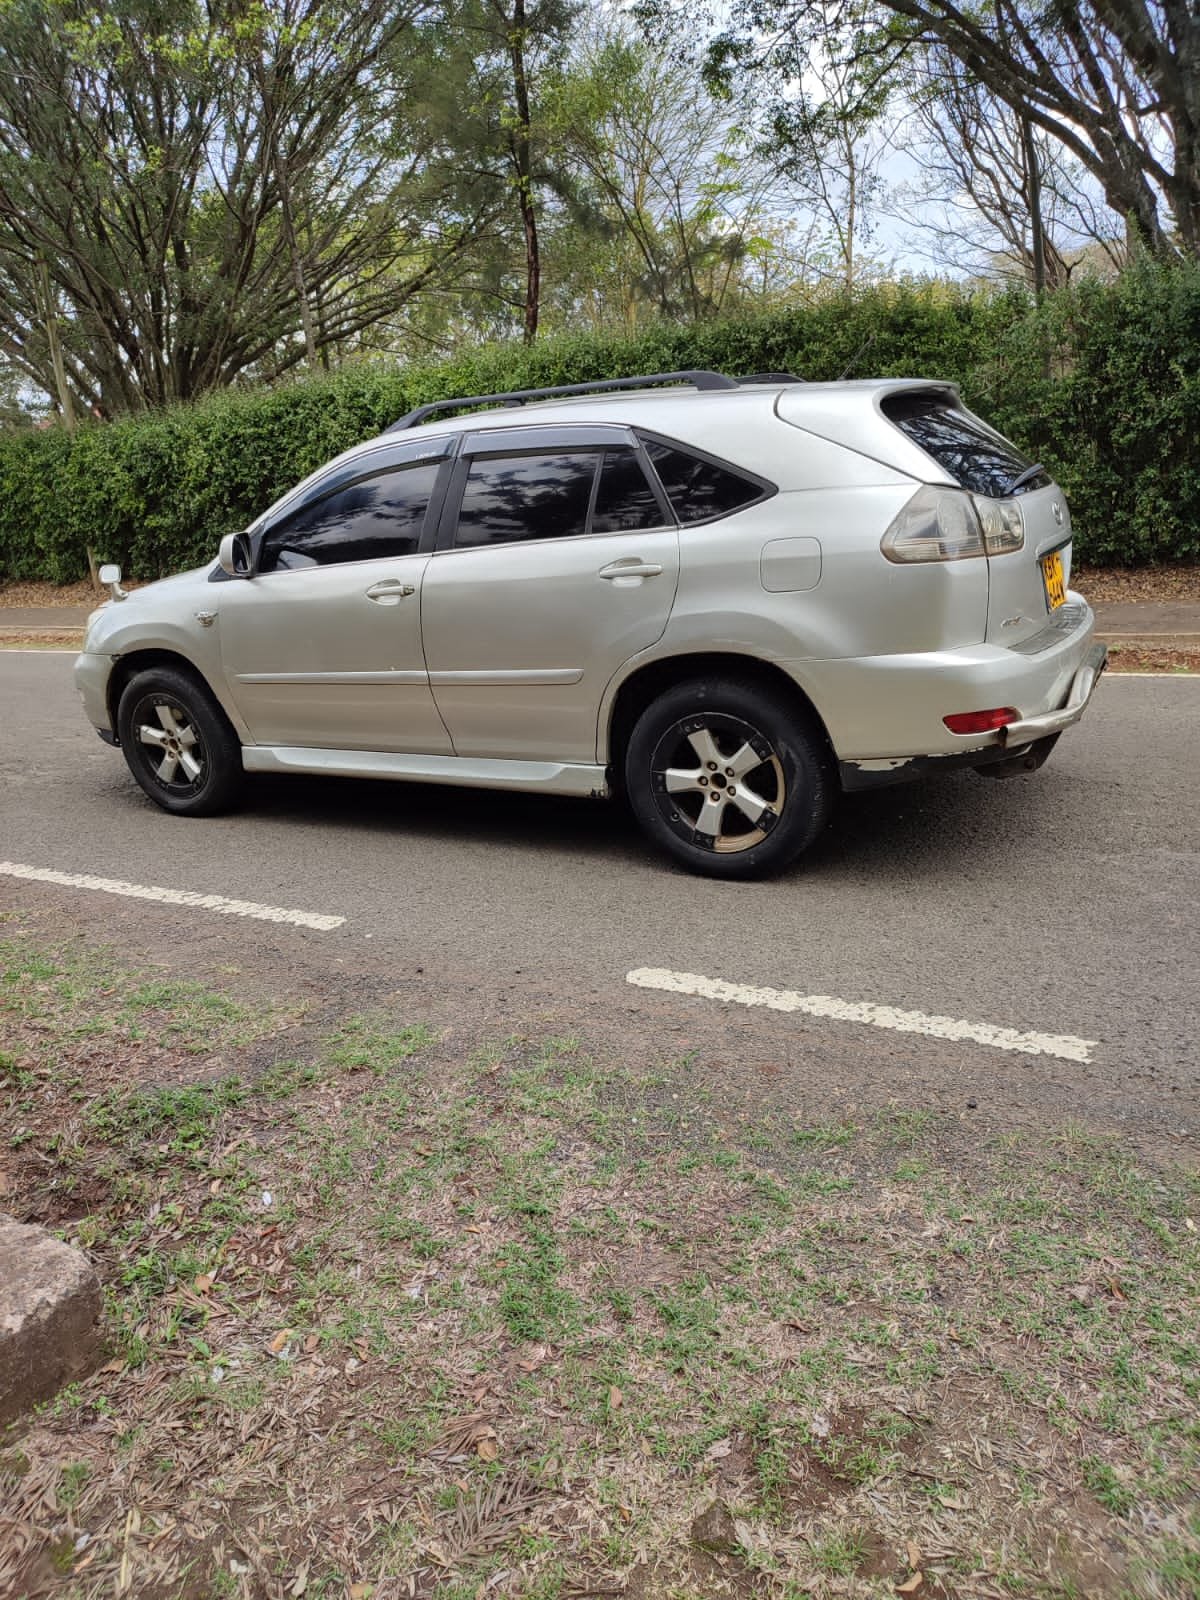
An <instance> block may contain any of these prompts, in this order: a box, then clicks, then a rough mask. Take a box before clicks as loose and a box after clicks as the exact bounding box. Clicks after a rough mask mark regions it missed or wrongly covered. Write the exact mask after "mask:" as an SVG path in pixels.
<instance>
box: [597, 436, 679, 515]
mask: <svg viewBox="0 0 1200 1600" xmlns="http://www.w3.org/2000/svg"><path fill="white" fill-rule="evenodd" d="M663 522H664V518H663V514H662V511H661V509H660V508H659V504H658V497H657V496H656V495H655V493H654V490H653V489H652V488H651V487H650V484H649V482H648V481H647V479H646V474H645V472H643V470H642V464H641V462H640V461H639V460H638V458H637V456H636V455H635V453H634V452H633V451H632V450H606V451H605V452H604V460H603V462H602V463H601V466H600V481H599V483H598V484H597V485H596V503H595V505H594V506H593V507H592V522H591V531H592V532H593V533H636V532H639V531H640V530H641V529H642V528H661V527H662V526H663Z"/></svg>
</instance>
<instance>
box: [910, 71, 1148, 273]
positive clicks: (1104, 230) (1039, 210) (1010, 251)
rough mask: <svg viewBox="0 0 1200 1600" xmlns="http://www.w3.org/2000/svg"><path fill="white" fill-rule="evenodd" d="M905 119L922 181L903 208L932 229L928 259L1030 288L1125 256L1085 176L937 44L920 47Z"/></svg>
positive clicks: (1119, 232)
mask: <svg viewBox="0 0 1200 1600" xmlns="http://www.w3.org/2000/svg"><path fill="white" fill-rule="evenodd" d="M910 94H911V96H912V100H913V110H912V112H911V115H910V117H909V119H908V121H909V126H908V129H907V130H906V131H907V135H908V138H909V139H910V141H913V142H915V146H916V149H917V152H918V158H919V162H920V166H921V173H922V178H921V182H920V183H919V184H918V185H917V186H915V187H913V188H912V189H910V190H909V191H908V193H907V195H906V196H902V197H901V198H902V199H907V201H908V202H909V203H908V205H907V206H906V207H904V214H905V215H906V216H907V217H908V218H909V220H910V221H911V222H912V223H913V225H914V227H915V228H916V229H917V230H918V231H919V232H921V233H923V234H925V235H927V236H931V237H932V240H933V245H934V253H935V257H936V259H937V260H938V261H939V262H941V263H947V264H949V265H951V266H953V267H955V268H958V269H960V270H968V271H979V270H980V269H981V268H983V269H984V270H989V271H991V270H997V269H998V270H999V271H1000V272H1001V273H1002V274H1004V275H1005V276H1010V277H1011V276H1016V277H1019V278H1020V279H1022V280H1023V281H1024V282H1025V283H1027V284H1028V285H1029V287H1030V288H1032V289H1033V290H1034V292H1035V294H1041V293H1042V291H1043V290H1045V289H1047V288H1049V289H1056V288H1059V287H1061V286H1062V285H1063V284H1064V283H1066V282H1067V281H1068V279H1069V278H1070V276H1071V274H1072V272H1073V271H1074V270H1075V268H1076V266H1077V265H1078V264H1080V263H1081V262H1083V263H1087V264H1088V265H1089V267H1091V266H1093V265H1094V264H1095V263H1096V262H1106V263H1107V264H1108V266H1109V269H1110V270H1113V271H1115V270H1117V269H1118V268H1119V267H1120V266H1121V265H1122V264H1123V263H1124V259H1125V254H1126V252H1125V247H1124V240H1123V229H1122V226H1121V222H1120V219H1119V218H1117V217H1115V216H1114V215H1113V213H1112V212H1111V211H1109V210H1108V208H1107V207H1106V206H1105V204H1104V201H1103V198H1102V196H1100V195H1099V194H1098V192H1097V191H1096V186H1095V183H1094V181H1093V180H1092V179H1091V178H1090V177H1089V175H1088V174H1087V173H1086V172H1084V171H1083V169H1082V168H1081V167H1080V165H1079V163H1078V162H1077V161H1074V160H1072V159H1071V158H1070V157H1069V156H1068V155H1067V154H1066V152H1065V151H1063V149H1062V148H1061V147H1060V146H1058V145H1057V144H1056V143H1055V141H1054V140H1053V139H1052V138H1051V137H1050V136H1049V135H1048V134H1047V133H1045V132H1043V131H1042V130H1041V129H1039V128H1037V127H1035V126H1034V125H1033V123H1032V122H1031V121H1030V119H1029V118H1028V117H1027V116H1025V115H1023V114H1018V113H1017V112H1014V111H1013V109H1012V108H1011V107H1010V106H1007V105H1005V104H1004V102H1003V101H999V100H997V99H996V97H995V96H994V95H993V94H991V93H990V92H989V91H988V90H987V89H985V88H984V87H983V85H982V84H980V83H979V81H978V80H977V79H975V78H973V77H972V76H971V75H970V73H968V72H967V70H966V68H965V67H963V65H962V63H961V62H959V61H957V60H956V59H955V58H954V57H953V56H950V55H948V54H947V53H946V52H945V51H940V50H935V51H930V52H927V54H926V55H925V57H924V58H923V60H922V62H921V71H920V75H919V77H918V78H917V79H916V80H915V81H914V82H913V84H912V87H911V89H910Z"/></svg>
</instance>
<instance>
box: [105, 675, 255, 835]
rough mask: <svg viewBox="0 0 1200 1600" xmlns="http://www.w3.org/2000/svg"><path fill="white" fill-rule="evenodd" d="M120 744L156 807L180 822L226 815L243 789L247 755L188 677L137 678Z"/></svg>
mask: <svg viewBox="0 0 1200 1600" xmlns="http://www.w3.org/2000/svg"><path fill="white" fill-rule="evenodd" d="M117 737H118V739H119V740H120V743H121V749H122V751H123V752H124V755H125V760H126V762H127V763H128V765H129V770H130V772H132V773H133V776H134V777H135V778H136V779H137V781H138V783H140V784H141V786H142V788H143V789H144V790H145V791H146V793H147V794H148V795H149V796H150V798H151V800H153V801H154V802H155V804H156V805H160V806H161V807H162V808H163V810H164V811H170V812H173V813H174V814H175V815H176V816H181V817H208V816H212V815H213V814H214V813H216V812H218V811H225V810H228V808H229V807H230V806H231V805H232V804H233V803H234V801H235V800H236V799H237V796H238V792H239V791H240V789H241V787H242V782H243V779H244V772H243V769H242V747H241V745H240V744H239V742H238V738H237V735H236V734H235V733H234V731H233V729H232V727H230V725H229V721H228V719H227V718H226V716H225V713H224V712H223V711H222V710H221V708H220V706H218V705H217V703H216V701H215V700H214V699H213V697H212V695H211V694H210V693H209V691H208V690H207V689H206V688H205V687H204V685H203V684H202V683H200V682H199V681H198V679H196V678H194V677H192V676H191V674H190V673H187V672H183V671H180V670H178V669H177V668H174V667H150V668H148V669H147V670H146V671H145V672H138V673H136V674H135V675H134V676H133V677H132V678H130V680H129V682H128V683H127V684H126V685H125V688H124V689H123V690H122V692H121V699H120V702H119V704H118V706H117Z"/></svg>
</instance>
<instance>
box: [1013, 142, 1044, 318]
mask: <svg viewBox="0 0 1200 1600" xmlns="http://www.w3.org/2000/svg"><path fill="white" fill-rule="evenodd" d="M1019 120H1020V124H1021V143H1022V145H1023V146H1024V150H1025V204H1026V206H1027V207H1028V210H1029V238H1030V246H1031V249H1032V252H1033V293H1034V298H1035V299H1036V300H1037V301H1038V303H1039V305H1040V304H1041V301H1042V297H1043V296H1044V295H1045V293H1046V230H1045V228H1044V226H1043V223H1042V167H1041V162H1040V160H1039V159H1038V149H1037V141H1036V140H1035V138H1034V137H1033V124H1032V123H1031V122H1030V120H1029V118H1028V117H1021V118H1020V119H1019Z"/></svg>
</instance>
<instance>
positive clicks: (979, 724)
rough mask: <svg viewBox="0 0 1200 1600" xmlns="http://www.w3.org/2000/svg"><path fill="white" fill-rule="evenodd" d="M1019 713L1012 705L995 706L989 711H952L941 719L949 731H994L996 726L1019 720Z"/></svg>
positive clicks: (1004, 726)
mask: <svg viewBox="0 0 1200 1600" xmlns="http://www.w3.org/2000/svg"><path fill="white" fill-rule="evenodd" d="M1020 720H1021V713H1020V712H1019V711H1014V710H1013V708H1012V706H996V707H994V708H993V709H992V710H991V711H954V712H951V714H950V715H949V716H948V717H943V718H942V721H943V722H944V723H945V724H946V726H947V727H948V728H949V729H950V732H951V733H995V731H996V729H997V728H1007V727H1008V725H1009V723H1010V722H1019V721H1020Z"/></svg>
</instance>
